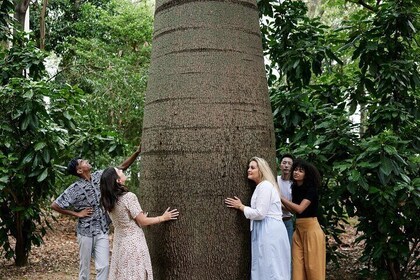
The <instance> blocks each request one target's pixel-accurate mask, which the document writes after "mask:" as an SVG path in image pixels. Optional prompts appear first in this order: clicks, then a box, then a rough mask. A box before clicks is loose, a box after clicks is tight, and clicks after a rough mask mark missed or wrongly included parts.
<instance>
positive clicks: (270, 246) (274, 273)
mask: <svg viewBox="0 0 420 280" xmlns="http://www.w3.org/2000/svg"><path fill="white" fill-rule="evenodd" d="M253 223H254V224H253V229H252V231H251V254H252V260H251V280H290V279H291V278H290V268H291V256H290V242H289V238H288V236H287V230H286V227H285V226H284V223H283V221H279V220H276V219H274V218H270V217H266V218H265V219H263V220H254V221H253Z"/></svg>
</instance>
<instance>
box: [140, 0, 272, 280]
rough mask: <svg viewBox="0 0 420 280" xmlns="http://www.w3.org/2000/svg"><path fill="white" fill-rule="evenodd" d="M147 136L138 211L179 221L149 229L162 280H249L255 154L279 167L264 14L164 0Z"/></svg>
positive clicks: (250, 5)
mask: <svg viewBox="0 0 420 280" xmlns="http://www.w3.org/2000/svg"><path fill="white" fill-rule="evenodd" d="M154 24H155V27H154V38H153V50H152V62H151V67H150V76H149V83H148V90H147V93H146V103H145V109H144V123H143V135H142V148H143V152H142V156H141V175H140V203H141V205H142V208H143V209H144V211H148V212H149V215H150V216H154V215H161V213H162V212H163V211H164V209H165V207H167V206H171V207H175V208H178V209H179V210H180V212H181V216H180V218H179V220H178V221H176V222H170V223H165V224H162V225H158V226H153V227H151V228H150V229H148V230H147V232H146V235H147V237H146V238H147V240H148V244H149V249H150V252H151V255H152V262H153V265H154V266H153V269H154V275H155V278H156V279H158V280H169V279H188V280H189V279H195V280H200V279H212V280H214V279H223V280H229V279H235V280H236V279H249V271H250V234H249V221H248V220H246V219H245V218H244V216H243V214H242V213H240V212H239V211H235V210H232V209H228V208H227V207H226V206H225V205H224V198H225V197H227V196H234V195H237V196H239V197H240V198H241V199H242V200H243V202H244V204H246V205H249V202H250V196H251V194H252V191H253V187H252V186H251V185H250V184H249V182H248V181H247V178H246V170H247V164H248V160H249V159H250V158H251V157H252V156H261V157H264V158H266V159H267V160H268V161H269V162H270V163H271V165H272V168H275V145H274V131H273V129H274V128H273V120H272V113H271V107H270V103H269V98H268V92H267V81H266V76H265V71H264V62H263V53H262V43H261V36H260V30H259V19H258V10H257V6H256V3H255V1H254V0H247V1H191V0H178V1H160V0H159V1H157V3H156V10H155V22H154Z"/></svg>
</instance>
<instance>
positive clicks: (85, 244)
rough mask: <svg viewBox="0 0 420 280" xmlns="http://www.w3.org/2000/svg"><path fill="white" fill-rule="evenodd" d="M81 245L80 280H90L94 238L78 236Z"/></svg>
mask: <svg viewBox="0 0 420 280" xmlns="http://www.w3.org/2000/svg"><path fill="white" fill-rule="evenodd" d="M77 242H78V243H79V259H80V262H79V280H89V275H90V259H91V256H92V245H93V238H92V237H87V236H83V235H80V234H77Z"/></svg>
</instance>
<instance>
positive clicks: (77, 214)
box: [51, 202, 93, 218]
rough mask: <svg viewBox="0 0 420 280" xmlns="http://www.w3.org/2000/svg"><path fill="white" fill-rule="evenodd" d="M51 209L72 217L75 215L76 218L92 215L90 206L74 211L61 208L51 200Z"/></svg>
mask: <svg viewBox="0 0 420 280" xmlns="http://www.w3.org/2000/svg"><path fill="white" fill-rule="evenodd" d="M51 209H53V210H55V211H57V212H58V213H60V214H63V215H68V216H73V217H76V218H84V217H88V216H90V215H92V213H93V208H91V207H89V208H85V209H83V210H82V211H79V212H76V211H73V210H68V209H63V208H61V207H60V206H58V204H57V203H55V202H53V203H52V204H51Z"/></svg>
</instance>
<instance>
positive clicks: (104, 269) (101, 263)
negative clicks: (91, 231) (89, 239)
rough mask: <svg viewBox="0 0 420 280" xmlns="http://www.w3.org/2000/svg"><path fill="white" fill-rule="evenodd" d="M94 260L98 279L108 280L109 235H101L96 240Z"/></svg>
mask: <svg viewBox="0 0 420 280" xmlns="http://www.w3.org/2000/svg"><path fill="white" fill-rule="evenodd" d="M94 242H95V244H94V248H93V250H94V253H93V254H94V258H95V269H96V279H97V280H106V279H108V272H109V238H108V234H99V235H96V236H95V238H94Z"/></svg>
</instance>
